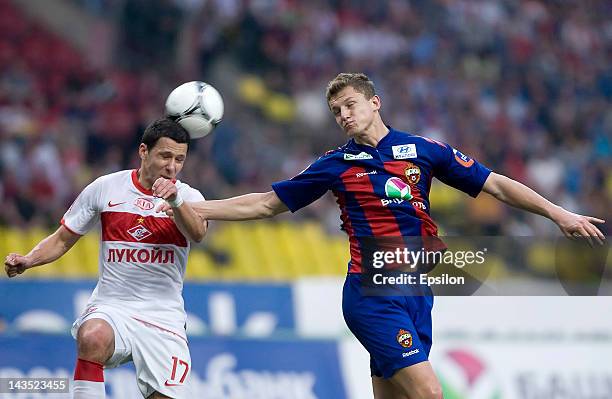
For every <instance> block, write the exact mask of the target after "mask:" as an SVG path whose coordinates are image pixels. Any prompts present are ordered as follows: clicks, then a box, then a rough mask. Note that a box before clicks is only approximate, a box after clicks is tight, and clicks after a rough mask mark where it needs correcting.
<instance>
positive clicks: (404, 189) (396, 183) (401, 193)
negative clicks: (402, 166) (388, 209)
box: [385, 177, 412, 200]
mask: <svg viewBox="0 0 612 399" xmlns="http://www.w3.org/2000/svg"><path fill="white" fill-rule="evenodd" d="M385 195H386V196H387V197H389V198H399V199H402V200H411V199H412V193H411V191H410V186H409V185H407V184H406V183H405V182H404V181H403V180H402V179H400V178H399V177H391V178H389V179H388V180H387V182H386V183H385Z"/></svg>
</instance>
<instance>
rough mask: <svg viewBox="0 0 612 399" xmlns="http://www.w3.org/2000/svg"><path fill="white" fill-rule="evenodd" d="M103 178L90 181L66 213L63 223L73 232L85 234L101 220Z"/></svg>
mask: <svg viewBox="0 0 612 399" xmlns="http://www.w3.org/2000/svg"><path fill="white" fill-rule="evenodd" d="M101 188H102V180H101V179H96V180H94V181H93V182H92V183H90V184H89V185H88V186H87V187H85V189H83V191H81V193H80V194H79V196H78V197H77V198H76V199H75V200H74V202H73V203H72V205H70V208H68V210H67V211H66V213H65V214H64V217H63V218H62V221H61V224H62V225H64V227H66V228H67V229H68V230H70V231H71V232H72V233H75V234H78V235H84V234H85V233H87V232H88V231H89V230H91V228H92V227H93V226H95V224H96V223H97V222H98V221H99V220H100V209H101V206H100V204H99V199H100V192H101Z"/></svg>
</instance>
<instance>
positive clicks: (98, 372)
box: [74, 358, 104, 382]
mask: <svg viewBox="0 0 612 399" xmlns="http://www.w3.org/2000/svg"><path fill="white" fill-rule="evenodd" d="M74 379H75V380H83V381H94V382H104V366H103V365H101V364H100V363H96V362H90V361H89V360H85V359H81V358H79V359H77V362H76V367H75V369H74Z"/></svg>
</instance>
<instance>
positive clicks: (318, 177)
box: [272, 157, 336, 212]
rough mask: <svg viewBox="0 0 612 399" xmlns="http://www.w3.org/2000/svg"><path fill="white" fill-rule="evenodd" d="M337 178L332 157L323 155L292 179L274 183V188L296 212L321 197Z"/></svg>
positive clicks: (279, 196) (290, 208)
mask: <svg viewBox="0 0 612 399" xmlns="http://www.w3.org/2000/svg"><path fill="white" fill-rule="evenodd" d="M335 179H336V175H334V173H333V171H332V168H331V160H330V158H327V157H323V158H319V159H318V160H317V161H315V162H314V163H312V164H311V165H310V166H309V167H307V168H306V169H304V170H303V171H302V172H301V173H300V174H298V175H297V176H295V177H293V178H292V179H289V180H283V181H280V182H277V183H274V184H272V189H273V190H274V192H275V193H276V195H278V198H280V200H281V201H282V202H283V203H284V204H285V205H286V206H287V208H289V210H290V211H291V212H295V211H297V210H299V209H301V208H303V207H305V206H307V205H309V204H311V203H313V202H314V201H316V200H318V199H319V198H321V197H322V196H323V194H325V193H326V192H327V190H329V189H330V188H331V186H332V184H333V182H334V181H335Z"/></svg>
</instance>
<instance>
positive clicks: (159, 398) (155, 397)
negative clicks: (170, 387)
mask: <svg viewBox="0 0 612 399" xmlns="http://www.w3.org/2000/svg"><path fill="white" fill-rule="evenodd" d="M167 398H170V396H166V395H163V394H161V393H159V392H153V393H152V394H151V396H149V397H148V398H147V399H167Z"/></svg>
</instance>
